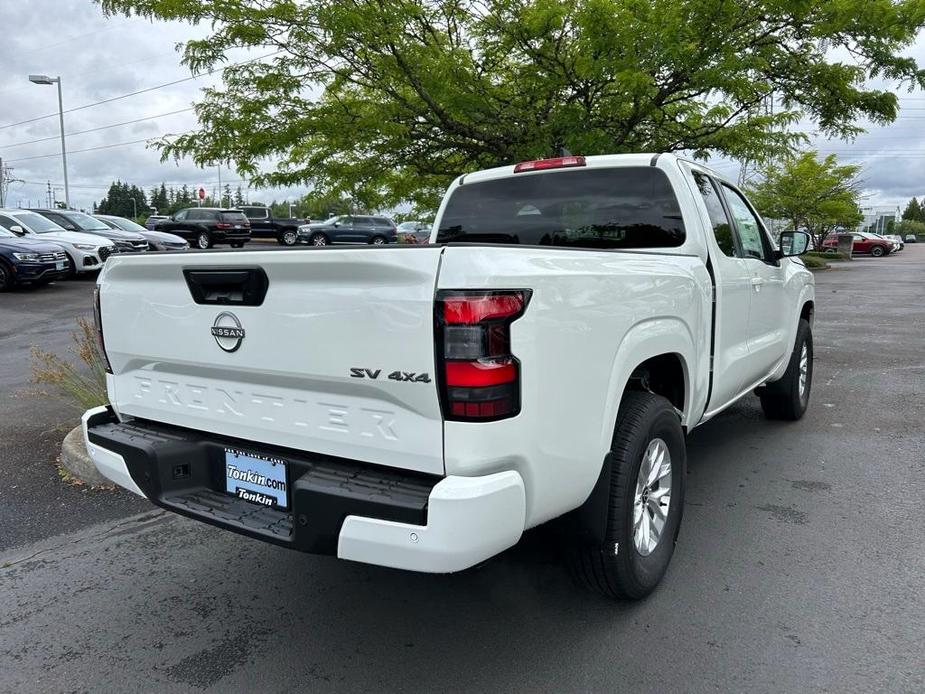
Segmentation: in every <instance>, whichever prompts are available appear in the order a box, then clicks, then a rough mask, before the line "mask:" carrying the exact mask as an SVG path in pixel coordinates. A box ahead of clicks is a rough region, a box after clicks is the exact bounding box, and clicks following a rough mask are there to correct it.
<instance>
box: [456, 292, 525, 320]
mask: <svg viewBox="0 0 925 694" xmlns="http://www.w3.org/2000/svg"><path fill="white" fill-rule="evenodd" d="M523 308H524V296H523V292H514V293H511V294H502V293H500V292H491V293H488V294H483V295H478V294H470V295H463V296H447V297H446V298H445V299H444V300H443V319H444V320H445V321H446V323H447V325H460V324H466V325H468V324H471V323H481V322H483V321H486V320H490V319H492V318H509V317H510V316H515V315H517V314H518V313H520V312H521V311H522V310H523Z"/></svg>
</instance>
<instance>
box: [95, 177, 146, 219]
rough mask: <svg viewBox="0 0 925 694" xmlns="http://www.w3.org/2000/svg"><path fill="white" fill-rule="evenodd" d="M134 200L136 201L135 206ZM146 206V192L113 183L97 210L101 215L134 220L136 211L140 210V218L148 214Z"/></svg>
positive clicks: (116, 182) (120, 182) (134, 187)
mask: <svg viewBox="0 0 925 694" xmlns="http://www.w3.org/2000/svg"><path fill="white" fill-rule="evenodd" d="M132 200H134V201H135V203H134V205H133V204H132ZM146 205H147V201H146V199H145V194H144V191H143V190H141V189H140V188H139V187H138V186H134V185H133V186H129V184H128V183H123V182H122V181H113V182H112V183H111V184H110V186H109V191H108V192H107V193H106V196H105V197H104V198H103V199H102V200H100V202H99V204H98V205H97V206H96V210H97V212H98V213H99V214H112V215H117V216H119V217H126V218H128V219H132V218H134V217H135V210H138V215H139V216H141V215H144V214H145V213H146V212H147V209H146Z"/></svg>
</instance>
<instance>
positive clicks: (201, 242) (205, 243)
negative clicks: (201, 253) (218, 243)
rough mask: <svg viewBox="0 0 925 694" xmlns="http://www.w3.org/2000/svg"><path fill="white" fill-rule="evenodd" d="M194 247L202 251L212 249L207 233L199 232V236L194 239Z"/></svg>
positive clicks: (210, 238) (210, 239)
mask: <svg viewBox="0 0 925 694" xmlns="http://www.w3.org/2000/svg"><path fill="white" fill-rule="evenodd" d="M196 246H197V247H199V248H201V249H202V250H205V249H207V248H212V237H211V236H209V232H208V231H200V232H199V236H197V237H196Z"/></svg>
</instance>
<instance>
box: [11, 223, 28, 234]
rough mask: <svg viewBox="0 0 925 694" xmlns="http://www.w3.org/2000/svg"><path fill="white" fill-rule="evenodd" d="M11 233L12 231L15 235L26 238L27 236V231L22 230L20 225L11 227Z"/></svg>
mask: <svg viewBox="0 0 925 694" xmlns="http://www.w3.org/2000/svg"><path fill="white" fill-rule="evenodd" d="M10 231H12V232H13V233H14V234H18V235H19V236H25V235H26V230H25V229H23V228H22V227H21V226H19V225H18V224H14V225H13V226H11V227H10Z"/></svg>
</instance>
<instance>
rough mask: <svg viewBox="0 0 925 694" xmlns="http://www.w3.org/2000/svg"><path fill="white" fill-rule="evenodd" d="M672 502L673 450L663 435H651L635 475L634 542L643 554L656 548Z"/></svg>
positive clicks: (647, 554) (650, 552)
mask: <svg viewBox="0 0 925 694" xmlns="http://www.w3.org/2000/svg"><path fill="white" fill-rule="evenodd" d="M670 506H671V452H670V451H669V450H668V444H667V443H665V442H664V441H663V440H662V439H652V440H651V441H650V442H649V445H648V447H647V448H646V452H645V453H644V454H643V456H642V463H641V464H640V466H639V474H638V475H637V476H636V498H635V501H634V504H633V544H634V545H635V547H636V551H637V552H639V554H641V555H642V556H644V557H647V556H649V555H650V554H652V552H654V551H655V548H656V547H657V546H658V543H659V540H660V539H661V537H662V532H663V531H664V529H665V523H666V522H667V521H668V509H669V507H670Z"/></svg>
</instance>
